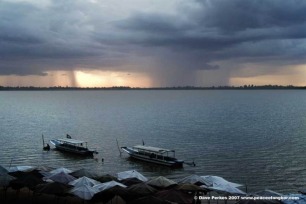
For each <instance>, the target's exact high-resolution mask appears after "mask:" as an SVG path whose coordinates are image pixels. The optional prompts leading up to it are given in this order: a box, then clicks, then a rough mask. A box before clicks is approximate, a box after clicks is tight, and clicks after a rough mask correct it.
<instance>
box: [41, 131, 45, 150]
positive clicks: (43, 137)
mask: <svg viewBox="0 0 306 204" xmlns="http://www.w3.org/2000/svg"><path fill="white" fill-rule="evenodd" d="M41 137H42V141H43V148H44V147H45V139H44V134H42V135H41Z"/></svg>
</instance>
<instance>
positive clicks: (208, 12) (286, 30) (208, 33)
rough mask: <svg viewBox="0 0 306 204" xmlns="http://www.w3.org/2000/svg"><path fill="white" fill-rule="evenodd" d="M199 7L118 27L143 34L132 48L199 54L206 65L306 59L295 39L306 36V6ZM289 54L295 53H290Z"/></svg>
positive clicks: (237, 1) (263, 2)
mask: <svg viewBox="0 0 306 204" xmlns="http://www.w3.org/2000/svg"><path fill="white" fill-rule="evenodd" d="M197 3H198V7H197V8H196V9H194V10H193V11H192V10H187V11H185V13H184V8H181V9H180V11H181V14H180V16H176V17H173V16H170V15H161V14H158V13H155V14H149V15H146V14H138V15H136V16H133V17H131V18H130V19H128V20H127V21H125V22H120V24H119V25H118V26H119V27H120V28H122V29H125V30H126V31H131V32H133V33H137V34H138V35H137V37H135V38H131V39H130V40H131V42H133V43H139V44H142V45H144V46H160V47H166V48H169V49H171V50H175V51H176V52H185V54H186V56H188V53H190V52H191V51H196V53H197V54H198V55H201V54H202V58H203V59H206V60H207V61H206V62H204V64H203V65H205V63H207V62H209V61H214V60H226V59H229V58H241V57H260V56H263V55H264V56H265V57H269V56H271V57H274V56H292V55H294V53H305V54H306V52H305V49H303V48H302V47H299V46H296V45H294V44H295V40H299V39H302V40H304V39H305V37H306V13H305V10H306V2H305V1H302V0H296V1H277V0H255V1H246V0H231V1H225V0H213V1H209V0H207V1H197ZM186 19H188V21H186ZM254 43H258V44H254ZM299 43H301V42H299ZM302 43H304V41H302ZM270 45H272V46H270ZM294 46H295V47H294ZM249 48H255V50H252V49H249ZM275 48H277V49H275ZM294 48H296V49H299V50H294ZM288 49H289V50H290V51H293V52H291V53H288ZM197 50H198V51H197ZM192 54H195V53H194V52H192ZM199 68H200V67H199Z"/></svg>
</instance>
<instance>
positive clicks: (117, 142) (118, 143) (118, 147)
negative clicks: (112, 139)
mask: <svg viewBox="0 0 306 204" xmlns="http://www.w3.org/2000/svg"><path fill="white" fill-rule="evenodd" d="M116 142H117V147H118V151H119V153H120V156H121V154H122V152H121V150H120V147H119V142H118V140H117V138H116Z"/></svg>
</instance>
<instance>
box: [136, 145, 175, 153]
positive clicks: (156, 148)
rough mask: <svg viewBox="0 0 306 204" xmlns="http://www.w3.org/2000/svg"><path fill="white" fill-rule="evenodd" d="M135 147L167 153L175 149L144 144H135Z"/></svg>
mask: <svg viewBox="0 0 306 204" xmlns="http://www.w3.org/2000/svg"><path fill="white" fill-rule="evenodd" d="M134 148H135V149H139V150H146V151H150V152H155V153H161V154H162V153H166V152H174V150H170V149H163V148H159V147H151V146H144V145H136V146H134Z"/></svg>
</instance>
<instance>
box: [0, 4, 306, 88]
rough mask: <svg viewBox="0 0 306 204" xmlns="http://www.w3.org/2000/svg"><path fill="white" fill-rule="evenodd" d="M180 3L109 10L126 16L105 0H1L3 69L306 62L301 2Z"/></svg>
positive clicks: (187, 70)
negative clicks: (34, 0) (168, 7)
mask: <svg viewBox="0 0 306 204" xmlns="http://www.w3.org/2000/svg"><path fill="white" fill-rule="evenodd" d="M108 3H109V2H108ZM117 3H118V2H117ZM177 5H178V7H177V8H175V9H173V10H172V11H171V12H167V11H165V10H163V11H158V10H157V9H155V10H154V9H153V10H151V11H150V12H149V11H147V10H145V9H143V8H141V7H140V8H139V9H137V10H136V11H134V10H133V12H131V13H129V14H128V15H125V16H124V17H123V18H121V17H120V18H115V17H111V15H118V16H120V14H121V12H123V11H124V9H122V8H124V7H122V8H121V10H120V9H119V8H117V7H115V10H112V11H111V10H109V9H108V8H107V2H104V1H101V2H99V1H98V2H96V3H90V1H82V0H67V1H55V0H54V1H50V4H49V5H48V6H46V7H39V6H35V4H31V3H26V2H24V3H21V2H11V3H10V2H7V1H1V2H0V63H1V65H0V75H1V74H2V75H8V74H16V75H26V74H38V75H44V74H45V73H46V72H47V71H50V70H59V69H60V70H73V69H76V68H79V67H82V68H89V69H91V68H94V69H110V68H109V67H112V69H115V68H114V67H116V69H121V68H122V69H124V68H123V67H124V66H122V65H130V66H127V67H130V68H131V67H132V69H136V71H145V72H148V73H153V72H154V70H156V72H158V73H155V74H153V75H156V76H158V77H161V76H163V75H164V76H169V77H170V76H171V75H173V76H174V75H175V72H177V74H178V75H180V77H178V78H180V79H183V78H184V76H186V79H190V80H191V81H192V79H193V78H194V73H192V72H194V71H197V70H217V69H223V68H224V67H221V65H220V62H222V61H227V60H230V61H231V67H230V68H233V67H235V63H236V64H237V65H239V64H240V63H245V62H255V63H279V64H287V65H290V64H298V63H303V62H304V56H305V55H306V46H305V45H306V40H305V37H306V13H305V11H306V2H305V1H303V0H293V1H286V0H282V1H279V0H231V1H228V0H203V1H200V0H194V1H188V2H187V1H186V2H183V3H182V2H181V3H180V4H177ZM105 8H107V9H105ZM108 10H109V11H108ZM107 12H108V13H107ZM225 64H226V63H223V64H222V66H224V65H225ZM126 71H129V70H126ZM163 73H169V74H163ZM188 74H190V76H187V75H188ZM222 77H223V78H224V77H226V74H224V75H222ZM164 81H167V79H165V80H164ZM172 81H175V80H172ZM222 81H226V80H224V79H222ZM186 84H187V82H186Z"/></svg>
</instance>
